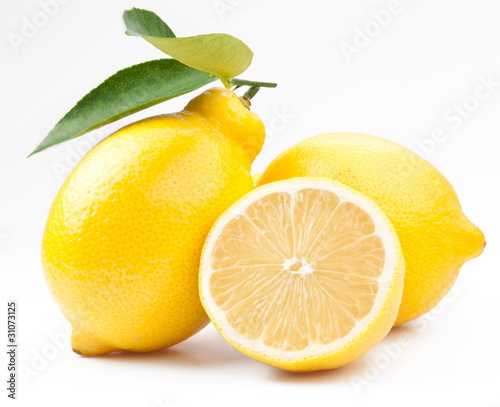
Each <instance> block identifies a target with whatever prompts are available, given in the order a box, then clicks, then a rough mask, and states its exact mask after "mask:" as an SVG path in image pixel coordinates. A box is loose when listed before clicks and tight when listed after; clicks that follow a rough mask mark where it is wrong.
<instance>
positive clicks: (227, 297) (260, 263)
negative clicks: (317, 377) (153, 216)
mask: <svg viewBox="0 0 500 407" xmlns="http://www.w3.org/2000/svg"><path fill="white" fill-rule="evenodd" d="M403 279H404V259H403V255H402V251H401V246H400V243H399V240H398V237H397V235H396V232H395V230H394V228H393V226H392V224H391V222H390V221H389V220H388V218H387V217H386V216H385V215H384V213H383V212H382V211H381V210H380V209H379V208H378V206H377V205H376V204H375V203H374V202H372V201H371V200H370V199H368V198H367V197H365V196H364V195H362V194H360V193H359V192H356V191H354V190H352V189H351V188H349V187H346V186H345V185H343V184H341V183H338V182H334V181H331V180H327V179H319V178H296V179H291V180H286V181H279V182H275V183H271V184H268V185H265V186H262V187H260V188H257V189H255V190H254V191H252V192H251V193H249V194H247V195H246V196H245V197H243V198H242V199H240V200H239V201H237V202H236V203H235V204H234V205H232V206H231V207H230V208H229V209H228V210H227V211H226V212H225V213H224V214H223V215H222V216H221V217H220V218H219V219H218V220H217V222H216V223H215V224H214V226H213V228H212V229H211V232H210V233H209V236H208V238H207V241H206V243H205V246H204V249H203V252H202V258H201V266H200V295H201V301H202V304H203V306H204V308H205V310H206V311H207V314H208V315H209V317H210V319H211V320H212V322H213V323H214V325H215V326H216V328H217V329H218V330H219V332H220V333H221V334H222V336H223V337H224V338H225V339H226V340H227V341H228V342H229V343H230V344H231V345H233V346H234V347H235V348H237V349H238V350H240V351H241V352H243V353H245V354H247V355H249V356H251V357H253V358H255V359H257V360H259V361H261V362H264V363H267V364H269V365H272V366H276V367H279V368H282V369H285V370H290V371H312V370H320V369H328V368H334V367H339V366H342V365H344V364H347V363H349V362H351V361H353V360H355V359H357V358H359V357H360V356H362V355H363V354H364V353H366V352H367V351H368V350H369V349H371V348H372V347H373V346H375V345H376V344H377V343H378V342H379V341H380V340H381V339H382V338H383V337H384V336H385V335H386V334H387V332H388V331H389V330H390V328H391V327H392V325H393V324H394V321H395V319H396V316H397V313H398V308H399V304H400V301H401V296H402V289H403Z"/></svg>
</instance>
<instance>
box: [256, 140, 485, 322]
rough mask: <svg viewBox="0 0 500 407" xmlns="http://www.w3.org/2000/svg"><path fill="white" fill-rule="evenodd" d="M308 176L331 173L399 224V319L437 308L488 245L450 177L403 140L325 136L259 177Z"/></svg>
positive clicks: (292, 150) (283, 156) (290, 152)
mask: <svg viewBox="0 0 500 407" xmlns="http://www.w3.org/2000/svg"><path fill="white" fill-rule="evenodd" d="M303 176H317V177H328V178H331V179H334V180H337V181H340V182H342V183H344V184H346V185H348V186H350V187H351V188H354V189H355V190H357V191H359V192H361V193H363V194H364V195H366V196H368V197H370V198H371V199H373V200H374V201H375V202H376V203H377V204H378V205H379V206H380V207H381V208H382V210H383V211H384V212H385V213H386V214H387V216H388V217H389V219H390V220H391V221H392V223H393V224H394V227H395V228H396V231H397V233H398V235H399V239H400V241H401V245H402V247H403V253H404V256H405V260H406V276H405V288H404V293H403V300H402V303H401V308H400V310H399V315H398V319H397V321H396V325H398V324H402V323H405V322H407V321H411V320H412V319H415V318H417V317H418V316H420V315H422V314H424V313H426V312H427V311H429V310H430V309H432V308H433V307H434V306H435V305H436V304H437V303H438V302H439V301H440V300H441V298H443V296H444V295H445V294H446V293H447V292H448V290H449V289H450V288H451V287H452V285H453V283H454V282H455V279H456V277H457V274H458V272H459V270H460V267H461V266H462V265H463V264H464V263H465V262H466V261H467V260H469V259H472V258H474V257H476V256H479V255H480V254H481V253H482V251H483V247H484V245H485V242H484V236H483V234H482V232H481V231H480V230H479V228H477V227H476V226H475V225H473V224H472V223H471V222H470V221H469V220H468V219H467V218H466V216H465V215H464V214H463V212H462V209H461V206H460V202H459V201H458V198H457V195H456V193H455V191H454V190H453V187H452V186H451V185H450V183H449V182H448V181H447V180H446V179H445V177H444V176H443V175H442V174H440V173H439V171H438V170H437V169H436V168H435V167H434V166H432V165H431V164H430V163H429V162H428V161H426V160H424V159H422V158H420V157H419V156H418V155H416V154H414V153H413V152H411V151H410V150H408V149H406V148H405V147H403V146H401V145H399V144H396V143H393V142H391V141H389V140H385V139H383V138H379V137H375V136H370V135H367V134H355V133H332V134H323V135H319V136H316V137H312V138H309V139H307V140H305V141H303V142H300V143H298V144H296V145H295V146H293V147H291V148H289V149H288V150H286V151H285V152H283V153H282V154H280V155H279V156H278V157H277V158H276V159H275V160H274V161H273V162H272V163H271V164H270V165H269V167H268V168H267V169H266V171H265V172H264V174H263V175H262V178H261V179H260V181H259V182H260V184H261V185H262V184H266V183H269V182H272V181H277V180H282V179H287V178H293V177H303Z"/></svg>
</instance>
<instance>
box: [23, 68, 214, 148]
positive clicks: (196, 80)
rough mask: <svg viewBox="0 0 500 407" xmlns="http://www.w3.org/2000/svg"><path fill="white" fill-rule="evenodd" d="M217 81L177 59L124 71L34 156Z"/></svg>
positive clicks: (89, 99) (64, 120) (75, 110)
mask: <svg viewBox="0 0 500 407" xmlns="http://www.w3.org/2000/svg"><path fill="white" fill-rule="evenodd" d="M216 79H217V78H215V77H214V76H212V75H210V74H208V73H206V72H201V71H198V70H196V69H193V68H190V67H188V66H186V65H184V64H182V63H180V62H179V61H176V60H174V59H158V60H153V61H148V62H144V63H141V64H138V65H133V66H131V67H128V68H125V69H122V70H120V71H118V72H117V73H115V74H114V75H112V76H110V77H109V78H108V79H106V80H105V81H104V82H103V83H102V84H100V85H99V86H97V87H96V88H94V89H93V90H91V91H90V92H89V93H88V94H87V95H86V96H84V97H83V98H82V99H81V100H80V101H79V102H78V103H77V104H76V105H75V106H74V107H73V108H72V109H71V110H70V111H69V112H68V113H66V115H65V116H64V117H63V118H62V119H61V120H60V121H59V122H58V123H57V124H56V125H55V127H54V128H53V129H52V130H51V131H50V132H49V134H48V135H47V137H45V138H44V139H43V140H42V142H41V143H40V144H39V145H38V146H37V147H36V148H35V150H34V151H33V152H32V153H31V154H30V156H31V155H33V154H35V153H38V152H40V151H42V150H45V149H47V148H49V147H51V146H53V145H56V144H59V143H62V142H64V141H67V140H70V139H73V138H75V137H78V136H81V135H83V134H85V133H87V132H89V131H91V130H94V129H97V128H99V127H101V126H104V125H106V124H108V123H112V122H114V121H116V120H118V119H121V118H123V117H125V116H128V115H130V114H132V113H135V112H137V111H139V110H142V109H145V108H147V107H150V106H153V105H156V104H158V103H161V102H163V101H165V100H168V99H172V98H174V97H176V96H179V95H182V94H184V93H188V92H191V91H193V90H195V89H198V88H200V87H202V86H204V85H206V84H208V83H210V82H213V81H214V80H216Z"/></svg>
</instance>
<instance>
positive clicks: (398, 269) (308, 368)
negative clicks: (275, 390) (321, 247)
mask: <svg viewBox="0 0 500 407" xmlns="http://www.w3.org/2000/svg"><path fill="white" fill-rule="evenodd" d="M259 175H260V174H259ZM307 178H308V179H310V180H319V179H322V178H315V177H307ZM293 181H294V180H293V179H289V180H284V181H280V182H277V183H276V185H277V186H279V184H280V183H283V182H293ZM351 192H352V193H354V194H358V195H362V194H360V193H359V192H358V191H355V190H353V191H351ZM364 198H365V199H366V197H364ZM243 199H245V198H242V199H241V200H243ZM238 202H239V201H237V202H236V203H235V204H234V205H235V206H236V205H238ZM229 210H230V209H229ZM219 219H220V218H219ZM387 222H388V223H389V220H387ZM217 223H218V222H216V223H215V225H214V226H213V227H212V230H211V232H210V233H209V235H208V237H207V242H209V241H210V240H212V239H215V238H216V237H217V236H215V234H214V232H215V230H216V225H217ZM389 229H390V230H391V233H392V237H393V241H394V242H398V244H397V246H396V247H395V249H396V252H395V265H394V277H393V279H392V282H391V284H390V286H389V288H388V291H387V292H388V294H387V297H386V298H385V301H384V302H383V305H382V307H381V308H380V310H379V312H378V314H377V315H376V316H375V318H373V319H372V320H371V321H370V322H369V323H368V324H367V325H366V328H365V329H364V330H363V331H362V332H360V333H359V335H357V336H356V337H355V338H354V339H353V340H351V341H350V342H348V343H346V344H345V345H344V346H342V347H340V348H338V349H337V350H335V351H334V352H330V353H323V354H318V355H315V356H311V357H306V358H303V359H280V358H274V357H270V356H269V355H266V354H264V353H262V352H259V351H256V350H255V349H252V348H250V347H247V346H243V345H241V344H240V343H239V342H236V341H234V340H232V338H231V337H230V336H229V335H227V333H226V331H225V330H224V329H223V328H222V327H221V325H220V324H218V323H217V318H215V317H214V314H213V312H212V310H211V309H210V307H209V306H208V302H207V300H206V297H207V296H208V295H210V294H209V293H208V292H204V291H203V290H201V288H202V286H203V284H202V276H201V275H200V296H201V302H202V304H203V306H204V308H205V310H206V312H207V314H208V316H209V318H210V320H211V321H212V323H213V324H214V326H215V327H216V329H217V330H218V331H219V333H220V334H221V335H222V337H223V338H224V339H225V340H226V341H227V342H228V343H229V344H230V345H232V346H233V347H234V348H236V349H238V350H239V351H240V352H242V353H244V354H246V355H247V356H250V357H251V358H253V359H255V360H258V361H260V362H262V363H265V364H267V365H270V366H273V367H277V368H280V369H283V370H287V371H291V372H312V371H318V370H327V369H334V368H337V367H341V366H344V365H347V364H348V363H351V362H353V361H355V360H357V359H359V358H360V357H361V356H363V355H364V354H365V353H367V352H368V351H369V350H371V349H372V348H373V347H375V345H377V344H378V343H379V342H380V341H381V340H382V339H383V338H384V337H385V336H386V335H387V334H388V333H389V331H390V330H391V328H392V327H393V326H394V321H395V320H396V318H397V315H398V310H399V306H400V304H401V298H402V295H403V282H404V276H405V259H404V256H403V251H402V248H401V246H400V245H399V240H398V236H397V233H396V231H395V229H394V228H393V225H392V224H390V225H389ZM207 246H208V243H205V246H204V249H203V252H202V258H205V251H206V248H207ZM200 267H201V269H203V268H204V262H203V261H202V264H201V265H200Z"/></svg>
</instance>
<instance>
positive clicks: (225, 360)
mask: <svg viewBox="0 0 500 407" xmlns="http://www.w3.org/2000/svg"><path fill="white" fill-rule="evenodd" d="M42 2H43V1H42ZM61 3H62V0H61ZM65 3H66V4H64V5H60V6H59V7H58V9H57V10H55V9H53V10H52V13H51V14H52V16H49V17H46V18H44V15H43V13H46V12H44V11H43V8H42V6H41V4H40V2H38V1H34V0H23V1H6V0H2V1H1V3H0V47H1V48H0V73H1V75H0V97H1V110H0V155H1V158H0V194H1V195H0V256H1V257H0V267H1V273H2V274H1V278H2V283H1V287H0V289H1V294H2V307H4V310H3V311H1V312H2V313H4V314H3V315H4V317H3V319H4V321H5V320H6V313H7V310H6V302H7V300H8V299H15V300H17V301H18V309H19V315H18V317H19V330H18V342H19V346H20V347H19V351H20V356H19V359H18V364H19V365H20V367H21V366H22V369H23V372H24V374H23V375H22V377H19V388H18V400H17V401H16V402H13V403H17V405H22V406H37V405H53V406H67V405H71V406H89V405H95V406H108V405H115V406H124V407H125V406H134V407H137V406H151V407H154V406H156V407H161V406H168V405H170V406H186V407H188V406H199V405H209V406H212V405H213V406H226V405H236V406H255V405H275V404H279V405H288V406H299V405H300V406H303V405H325V406H327V405H331V406H333V405H338V406H361V405H363V406H364V405H383V406H399V405H405V406H414V405H415V406H417V405H418V406H420V405H422V404H424V403H425V405H429V406H438V405H447V406H448V405H455V406H470V405H474V406H485V407H493V406H500V395H499V393H498V386H499V383H500V374H499V363H500V357H499V345H498V344H499V343H500V341H499V328H498V324H499V317H498V315H499V309H500V307H499V294H498V292H499V287H500V268H499V265H500V264H499V258H498V252H499V249H498V245H499V239H500V232H499V230H500V222H499V215H498V211H499V208H500V206H499V197H500V194H499V179H500V160H499V157H498V155H499V149H500V142H499V139H500V113H499V112H500V86H499V85H500V83H499V82H500V46H499V41H498V39H499V38H500V24H499V22H500V3H499V2H498V0H489V1H488V0H468V1H465V0H441V1H439V2H438V1H435V0H413V1H410V0H406V1H403V0H401V1H400V4H399V7H396V9H397V12H396V13H393V14H392V17H391V21H390V22H389V23H388V24H387V23H386V24H385V25H386V27H380V24H379V23H377V20H376V18H375V17H374V15H375V14H373V13H379V12H380V10H387V7H388V2H387V1H385V0H364V1H349V0H335V1H331V0H330V1H328V0H322V1H320V0H309V1H306V2H291V1H286V0H279V1H272V2H271V1H265V0H253V1H250V0H220V1H214V0H198V1H195V0H182V1H181V0H171V1H160V0H157V1H153V0H150V1H142V0H134V1H131V0H130V1H129V0H126V1H120V2H118V1H113V2H111V1H107V2H105V1H102V0H85V1H83V0H66V1H65ZM224 5H225V7H224ZM133 6H138V7H142V8H148V9H151V10H154V11H155V12H157V13H158V14H159V15H160V16H161V17H163V18H164V19H165V20H166V21H167V22H168V23H169V24H170V25H171V27H172V28H173V30H174V32H175V33H176V34H177V35H178V36H186V35H195V34H201V33H211V32H226V33H230V34H232V35H234V36H236V37H238V38H241V39H242V40H244V41H245V42H246V43H247V44H248V45H249V46H250V47H251V48H252V49H253V51H254V52H255V58H254V62H253V65H252V66H251V67H250V69H249V70H248V71H247V72H245V74H243V75H241V77H242V78H246V79H253V80H262V81H275V82H278V83H279V87H278V88H277V89H273V90H262V91H261V92H260V93H259V95H258V96H257V97H256V98H255V101H254V104H253V110H254V111H255V112H257V113H258V114H259V115H260V116H261V117H262V118H263V120H264V121H265V123H266V126H267V128H268V130H269V131H268V133H269V134H268V142H267V143H266V145H265V148H264V151H263V153H262V154H261V156H260V157H259V158H258V159H257V161H256V163H255V171H256V172H260V171H262V170H263V169H264V168H265V166H266V165H267V163H269V161H270V160H271V159H272V158H273V157H274V156H276V154H278V152H280V151H282V150H283V149H285V148H286V147H288V146H291V145H293V144H295V143H296V142H297V141H299V140H302V139H304V138H307V137H310V136H313V135H316V134H319V133H323V132H334V131H356V132H366V133H372V134H376V135H379V136H383V137H386V138H389V139H391V140H394V141H396V142H399V143H401V144H403V145H405V146H407V147H409V148H411V149H413V150H420V151H421V153H422V154H423V155H424V156H425V157H426V158H427V159H428V160H429V161H431V162H432V163H433V164H435V165H436V166H437V167H438V168H439V169H440V170H441V171H442V172H443V173H444V174H445V176H447V178H448V179H449V180H450V181H451V183H452V184H453V185H454V186H455V188H456V190H457V192H458V195H459V197H460V199H461V202H462V204H463V207H464V210H465V213H466V214H467V215H468V216H469V218H470V219H471V220H472V221H473V222H474V223H476V224H477V225H478V226H479V227H480V228H481V229H482V230H483V231H484V233H485V235H486V239H487V242H488V246H487V248H486V251H485V253H484V254H483V255H482V256H481V257H480V258H478V259H475V260H473V261H471V262H470V263H468V264H466V265H465V267H463V269H462V272H461V274H460V277H459V280H458V283H457V286H456V288H455V289H454V290H453V291H452V292H451V293H450V295H449V296H448V297H447V299H446V301H445V302H442V303H441V304H440V306H438V308H437V309H436V310H434V311H433V312H431V313H430V314H428V315H427V316H425V317H422V318H420V319H418V320H416V321H414V322H412V323H409V324H406V325H405V326H403V327H400V328H397V329H394V330H393V331H392V332H391V333H390V334H389V336H388V337H387V338H386V339H385V340H384V341H383V342H382V343H381V344H379V345H378V346H377V347H376V348H374V349H373V350H372V351H371V352H369V353H368V354H367V355H365V356H364V357H363V358H361V359H360V360H358V361H357V362H355V363H352V364H351V365H348V366H346V367H344V368H341V369H337V370H332V371H324V372H317V373H310V374H292V373H287V372H283V371H280V370H278V369H275V368H272V367H269V366H266V365H263V364H260V363H259V362H256V361H254V360H252V359H250V358H248V357H246V356H244V355H242V354H240V353H239V352H237V351H236V350H233V349H232V348H230V347H229V346H228V345H226V344H225V342H224V341H223V340H222V339H221V337H220V336H219V335H218V334H217V332H216V331H215V330H214V328H213V327H211V326H209V327H207V328H206V329H205V330H203V331H202V332H201V333H199V334H197V335H195V336H194V337H192V338H191V339H189V340H188V341H186V342H184V343H182V344H180V345H178V346H175V347H173V348H171V349H169V350H165V351H158V352H152V353H148V354H122V355H114V356H109V357H101V358H83V357H79V356H77V355H76V354H74V353H72V352H71V350H70V346H69V343H68V334H67V333H66V332H65V330H66V327H67V324H66V322H65V320H64V319H63V317H62V316H61V313H60V311H59V309H58V308H57V306H56V304H55V302H54V301H53V299H52V298H51V296H50V294H49V292H48V290H47V288H46V286H45V282H44V280H43V276H42V270H41V266H40V261H39V257H40V241H41V236H42V231H43V225H44V222H45V219H46V216H47V213H48V210H49V208H50V204H51V202H52V200H53V198H54V196H55V194H56V192H57V190H58V188H59V186H60V184H61V182H62V180H63V179H64V177H65V176H66V174H67V171H68V170H69V168H70V167H71V166H72V165H74V163H75V162H76V160H77V159H78V157H80V156H81V155H82V154H83V153H84V152H85V151H86V150H88V148H89V147H90V145H92V144H94V143H95V141H96V140H97V139H98V138H99V137H103V136H105V135H106V134H109V133H110V132H112V131H113V130H114V129H116V128H117V127H119V126H121V125H123V124H124V123H128V122H130V121H134V120H136V119H137V118H139V117H145V116H150V115H153V114H159V113H167V112H173V111H177V110H180V109H181V108H182V107H183V106H184V104H185V103H186V102H187V100H189V99H190V98H191V97H193V95H194V94H191V95H187V96H184V97H181V98H179V99H176V100H172V101H169V102H166V103H164V104H161V105H158V106H156V107H153V108H151V109H150V110H148V111H146V112H141V113H138V114H136V115H135V116H134V117H129V118H126V119H124V120H122V121H121V122H120V123H118V124H114V125H111V126H109V127H107V128H106V129H104V131H101V132H99V131H97V132H95V133H94V134H90V135H88V136H85V137H82V138H79V139H75V140H73V141H72V142H69V143H65V144H63V145H60V146H58V147H55V148H51V149H50V150H48V151H46V152H43V153H41V154H38V155H36V156H34V157H32V158H30V159H26V158H25V157H26V155H28V154H29V153H30V152H31V150H32V149H33V148H34V147H35V146H36V145H37V144H38V142H39V141H40V140H41V139H42V138H43V137H44V136H45V135H46V134H47V132H48V131H49V130H50V129H51V128H52V126H53V125H54V124H55V123H56V122H57V121H58V120H59V119H60V118H61V117H62V115H63V114H64V113H65V112H66V111H67V110H69V109H70V108H71V107H72V106H73V105H74V103H75V102H76V101H77V100H78V99H79V98H80V97H82V96H83V95H84V94H85V93H86V92H87V91H89V90H90V89H91V88H93V87H95V86H96V85H98V84H99V83H100V82H101V81H102V80H104V79H105V78H106V77H108V76H109V75H111V74H113V73H114V72H116V71H117V70H119V69H121V68H124V67H126V66H130V65H132V64H135V63H138V62H142V61H146V60H149V59H156V58H161V57H163V56H162V54H161V53H160V52H159V51H158V50H156V49H155V48H154V47H152V46H151V45H149V44H148V43H146V42H145V41H143V40H142V39H140V38H132V37H127V36H125V35H124V33H123V31H124V28H123V25H122V22H121V13H122V11H123V10H124V9H126V8H129V7H133ZM40 13H42V14H40ZM45 16H46V14H45ZM27 21H28V22H30V21H31V22H33V21H35V22H36V23H37V24H38V25H39V28H37V30H36V32H32V33H28V34H30V35H29V36H30V38H28V37H27V36H25V37H24V41H23V43H20V44H18V45H17V46H16V44H15V43H14V42H13V41H14V40H13V39H14V38H17V39H18V40H19V38H18V37H15V36H16V35H17V36H22V35H23V27H24V26H25V25H26V24H28V23H27ZM365 29H368V30H369V31H370V30H371V31H370V37H368V40H367V39H366V38H365V40H364V42H363V43H362V44H360V43H359V41H360V39H359V38H358V45H361V46H362V48H361V47H359V48H358V49H357V53H355V54H352V55H351V58H347V57H346V54H345V53H344V52H343V51H342V47H344V48H345V47H348V46H349V45H346V44H350V45H351V46H354V44H355V43H354V40H355V37H359V36H360V34H359V32H360V31H363V30H365ZM25 31H26V29H25ZM24 34H26V32H25V33H24ZM351 50H352V48H351ZM488 80H490V81H493V83H494V84H493V85H491V89H490V91H486V90H485V88H481V89H479V91H480V92H481V91H482V93H480V96H481V98H482V99H483V100H478V99H477V97H476V96H475V92H476V91H477V90H478V87H481V86H482V85H481V81H488ZM495 82H496V83H495ZM196 93H198V92H196ZM464 105H465V106H466V107H465V108H464V109H468V110H465V111H464V114H463V116H464V117H463V118H462V120H461V121H460V122H459V121H458V119H456V117H457V116H456V115H457V113H454V109H457V108H459V106H464ZM465 116H467V117H465ZM454 117H455V119H453V118H454ZM436 129H442V130H443V131H444V136H443V137H442V138H441V139H439V140H438V142H434V148H433V149H432V148H431V147H430V146H431V144H430V142H429V140H430V138H431V137H432V135H433V133H434V132H435V131H436ZM437 131H439V130H437ZM425 140H427V141H425ZM422 145H425V146H426V149H423V148H422ZM4 325H5V324H4ZM2 332H3V333H2V339H1V340H0V342H1V343H4V342H6V331H5V328H3V329H2ZM2 346H3V345H2ZM1 353H2V354H3V355H4V357H5V352H4V351H2V352H1ZM5 366H6V361H4V363H3V365H2V367H1V368H0V372H1V374H0V377H1V380H2V383H4V385H2V386H1V387H2V388H6V384H5V381H4V380H6V379H7V369H6V367H5ZM6 393H7V392H6V390H2V394H1V397H2V398H3V399H4V400H5V399H6ZM2 405H6V404H4V401H2Z"/></svg>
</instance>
